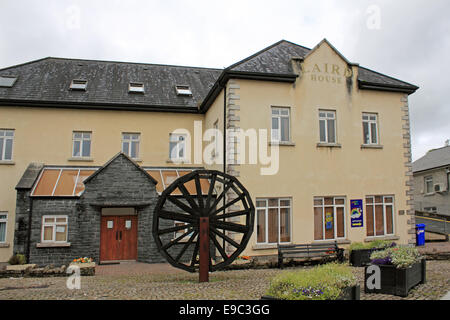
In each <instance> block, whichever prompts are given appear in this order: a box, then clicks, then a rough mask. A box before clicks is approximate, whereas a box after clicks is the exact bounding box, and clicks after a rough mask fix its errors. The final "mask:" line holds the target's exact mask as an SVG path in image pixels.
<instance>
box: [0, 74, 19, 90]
mask: <svg viewBox="0 0 450 320" xmlns="http://www.w3.org/2000/svg"><path fill="white" fill-rule="evenodd" d="M16 80H17V77H7V76H1V77H0V87H4V88H12V86H13V85H14V83H15V82H16Z"/></svg>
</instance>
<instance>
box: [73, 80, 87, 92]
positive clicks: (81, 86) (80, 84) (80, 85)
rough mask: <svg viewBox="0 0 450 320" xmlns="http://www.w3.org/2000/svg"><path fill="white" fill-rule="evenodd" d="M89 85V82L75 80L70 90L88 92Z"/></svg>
mask: <svg viewBox="0 0 450 320" xmlns="http://www.w3.org/2000/svg"><path fill="white" fill-rule="evenodd" d="M87 83H88V82H87V80H79V79H78V80H77V79H74V80H72V83H71V84H70V89H71V90H82V91H86V88H87Z"/></svg>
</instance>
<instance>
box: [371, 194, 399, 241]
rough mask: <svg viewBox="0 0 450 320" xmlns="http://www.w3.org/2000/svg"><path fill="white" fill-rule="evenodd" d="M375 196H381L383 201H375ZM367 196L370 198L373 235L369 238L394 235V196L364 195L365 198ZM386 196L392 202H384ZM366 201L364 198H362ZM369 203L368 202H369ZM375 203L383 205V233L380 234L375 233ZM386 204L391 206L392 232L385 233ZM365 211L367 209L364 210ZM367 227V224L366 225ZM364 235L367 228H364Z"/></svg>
mask: <svg viewBox="0 0 450 320" xmlns="http://www.w3.org/2000/svg"><path fill="white" fill-rule="evenodd" d="M376 197H383V203H380V202H375V199H376ZM367 198H372V203H371V204H372V207H373V210H372V212H371V214H372V218H373V236H370V237H371V238H372V237H373V238H377V237H378V238H380V237H381V238H382V237H386V236H392V235H395V225H396V223H395V197H394V196H389V195H387V196H366V197H365V199H367ZM386 198H392V203H389V202H386V200H385V199H386ZM364 201H366V200H364ZM366 205H367V201H366ZM369 205H370V204H369ZM377 205H383V234H381V235H377V230H376V229H377V226H376V220H375V207H376V206H377ZM388 206H392V233H386V207H388ZM366 211H367V210H366ZM367 214H369V212H366V215H367ZM366 228H367V226H366ZM366 235H367V230H366Z"/></svg>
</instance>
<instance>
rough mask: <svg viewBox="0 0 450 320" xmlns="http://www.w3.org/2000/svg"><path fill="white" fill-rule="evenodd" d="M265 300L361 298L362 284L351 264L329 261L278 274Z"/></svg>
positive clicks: (264, 297)
mask: <svg viewBox="0 0 450 320" xmlns="http://www.w3.org/2000/svg"><path fill="white" fill-rule="evenodd" d="M262 299H278V300H359V286H358V285H357V280H356V277H355V276H354V275H353V273H352V270H351V268H350V267H348V266H346V265H343V264H338V263H329V264H325V265H321V266H317V267H314V268H312V269H308V270H299V271H293V272H285V273H282V274H280V275H278V276H277V277H275V278H274V279H273V280H272V281H271V283H270V287H269V290H268V291H267V295H265V296H263V297H262Z"/></svg>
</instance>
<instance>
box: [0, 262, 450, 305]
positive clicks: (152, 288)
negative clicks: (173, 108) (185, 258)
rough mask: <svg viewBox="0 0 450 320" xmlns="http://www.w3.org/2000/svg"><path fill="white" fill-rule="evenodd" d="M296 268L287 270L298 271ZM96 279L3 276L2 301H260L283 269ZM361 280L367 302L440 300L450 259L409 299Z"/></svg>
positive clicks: (109, 271) (136, 268) (154, 272)
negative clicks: (74, 282) (367, 288)
mask: <svg viewBox="0 0 450 320" xmlns="http://www.w3.org/2000/svg"><path fill="white" fill-rule="evenodd" d="M299 268H310V267H306V266H305V267H296V268H287V269H286V270H294V269H299ZM96 270H97V275H96V276H94V277H82V279H81V289H80V290H69V289H67V287H66V278H19V279H11V278H9V279H0V300H8V299H14V300H20V299H27V300H30V299H52V300H60V299H69V300H72V299H76V300H78V299H89V300H98V299H108V300H110V299H120V300H126V299H151V300H153V299H163V300H172V299H175V300H181V299H215V300H236V299H248V300H253V299H259V298H260V297H261V296H262V295H264V294H265V292H266V290H267V288H268V286H269V282H270V279H271V278H272V277H274V276H275V275H277V274H279V273H280V272H283V271H281V270H278V269H253V270H234V271H220V272H214V273H212V274H211V275H210V282H209V283H201V284H200V283H198V275H197V274H190V273H187V272H184V271H182V270H178V269H174V268H173V267H171V266H169V265H168V264H157V265H150V264H143V263H130V264H121V265H105V266H98V267H97V269H96ZM354 272H355V274H356V275H357V277H358V279H359V281H360V283H361V299H362V300H380V299H381V300H403V299H407V300H439V299H440V298H442V297H443V296H444V295H445V294H446V293H447V292H448V291H450V261H449V260H442V261H427V283H426V284H423V285H419V286H418V287H416V288H415V289H413V290H411V291H410V294H409V296H408V297H407V298H401V297H396V296H392V295H381V294H368V295H366V294H365V293H364V290H363V288H364V286H363V281H364V279H363V278H364V275H363V272H364V268H354Z"/></svg>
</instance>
